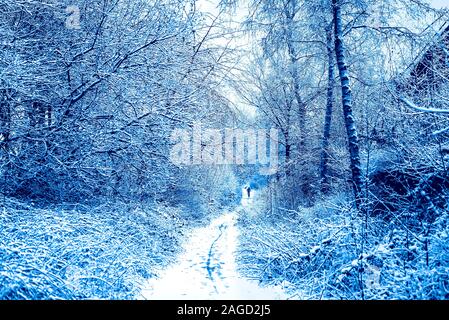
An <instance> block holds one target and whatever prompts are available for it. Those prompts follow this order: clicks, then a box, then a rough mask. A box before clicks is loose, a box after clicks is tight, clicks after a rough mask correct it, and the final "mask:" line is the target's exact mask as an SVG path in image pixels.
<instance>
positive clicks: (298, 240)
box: [239, 197, 449, 299]
mask: <svg viewBox="0 0 449 320" xmlns="http://www.w3.org/2000/svg"><path fill="white" fill-rule="evenodd" d="M343 198H344V197H340V198H338V197H334V198H332V199H328V200H327V201H322V202H319V203H318V204H316V205H315V206H314V207H311V208H301V209H298V210H284V211H282V210H281V211H279V212H277V213H276V214H273V215H270V214H269V213H268V212H270V211H266V213H264V212H260V213H259V214H258V215H248V214H246V213H245V212H243V213H242V217H241V220H240V224H241V226H242V228H241V230H242V231H241V236H240V242H241V252H240V255H239V264H240V271H241V272H242V274H244V275H245V276H247V277H250V278H253V279H256V280H259V281H260V282H261V283H263V284H268V285H279V284H282V285H286V287H287V288H289V289H290V293H291V295H292V298H301V299H448V298H449V237H448V235H449V225H448V222H449V219H448V210H447V208H445V209H441V210H439V213H438V217H437V218H436V219H435V220H434V221H432V222H431V223H426V222H424V223H421V222H420V220H421V219H420V218H419V217H418V214H417V213H414V212H410V211H408V212H407V211H406V210H404V211H402V212H396V213H392V214H390V215H389V216H388V219H386V218H385V216H381V215H377V216H373V215H365V216H363V215H359V214H357V212H356V211H355V210H354V209H352V208H351V205H350V204H348V203H349V202H348V201H347V200H345V199H343Z"/></svg>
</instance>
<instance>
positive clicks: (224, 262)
mask: <svg viewBox="0 0 449 320" xmlns="http://www.w3.org/2000/svg"><path fill="white" fill-rule="evenodd" d="M252 196H253V195H252V194H251V197H252ZM247 200H251V199H247ZM236 222H237V213H236V212H231V213H226V214H224V215H222V216H221V217H219V218H217V219H215V220H213V221H212V223H211V224H210V225H209V226H207V227H204V228H199V229H197V230H194V232H192V234H191V235H190V237H189V238H188V239H187V241H186V242H185V245H184V253H183V254H182V255H181V256H180V257H179V259H178V261H177V263H176V264H174V265H173V266H171V267H169V268H168V269H166V270H163V271H161V273H160V277H159V278H155V279H152V280H150V281H149V282H148V283H147V284H146V285H145V287H144V288H143V290H142V297H143V298H144V299H149V300H159V299H193V300H195V299H204V300H207V299H210V300H213V299H226V300H230V299H261V300H268V299H287V298H288V296H287V295H286V294H285V292H284V291H283V289H282V288H281V287H260V286H259V285H258V283H257V282H255V281H252V280H248V279H245V278H243V277H242V276H241V275H240V274H239V273H238V271H237V264H236V259H235V253H236V249H237V244H238V227H237V225H236Z"/></svg>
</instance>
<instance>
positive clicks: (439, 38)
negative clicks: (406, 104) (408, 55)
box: [403, 21, 449, 84]
mask: <svg viewBox="0 0 449 320" xmlns="http://www.w3.org/2000/svg"><path fill="white" fill-rule="evenodd" d="M446 68H447V69H448V70H449V21H446V22H445V23H444V24H443V25H442V26H441V28H440V29H439V31H438V32H437V33H436V34H435V35H434V37H433V39H432V40H431V41H430V42H429V43H428V44H427V45H426V46H425V47H424V48H423V50H422V51H421V52H420V54H419V55H417V57H416V58H415V59H414V60H413V62H412V63H411V64H410V65H409V66H408V67H407V68H406V70H405V71H404V72H403V75H405V76H406V77H408V76H411V77H412V79H413V80H412V81H413V82H414V83H415V84H416V82H417V81H418V82H423V83H426V82H428V80H431V79H432V80H434V79H435V78H436V77H435V73H436V71H437V70H442V69H446Z"/></svg>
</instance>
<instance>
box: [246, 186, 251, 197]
mask: <svg viewBox="0 0 449 320" xmlns="http://www.w3.org/2000/svg"><path fill="white" fill-rule="evenodd" d="M246 192H247V193H248V198H250V197H251V187H250V186H248V187H246Z"/></svg>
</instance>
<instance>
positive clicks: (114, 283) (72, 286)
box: [0, 200, 184, 299]
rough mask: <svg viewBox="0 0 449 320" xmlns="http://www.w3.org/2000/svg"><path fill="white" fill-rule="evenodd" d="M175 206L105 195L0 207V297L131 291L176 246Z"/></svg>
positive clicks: (126, 295)
mask: <svg viewBox="0 0 449 320" xmlns="http://www.w3.org/2000/svg"><path fill="white" fill-rule="evenodd" d="M183 223H184V221H183V220H181V219H180V215H179V210H177V209H176V208H166V207H163V206H158V205H157V206H154V207H153V208H151V209H150V208H145V207H141V206H133V205H125V204H121V203H110V204H107V205H103V206H99V207H97V208H88V207H82V206H78V207H75V208H62V207H58V208H50V209H48V208H47V209H43V208H36V207H33V206H32V205H26V204H22V203H19V202H16V201H13V200H7V206H5V207H4V208H3V210H2V212H0V299H93V298H96V299H133V298H136V297H137V296H138V294H139V292H140V286H141V284H142V283H143V282H144V281H146V279H148V278H151V277H153V276H154V274H153V270H154V268H155V267H156V266H158V267H160V266H164V265H166V264H167V263H168V262H169V261H170V260H171V258H172V257H173V256H174V254H175V253H176V250H177V249H176V248H178V247H179V246H178V241H179V238H180V236H181V233H182V231H181V226H182V225H183Z"/></svg>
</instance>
